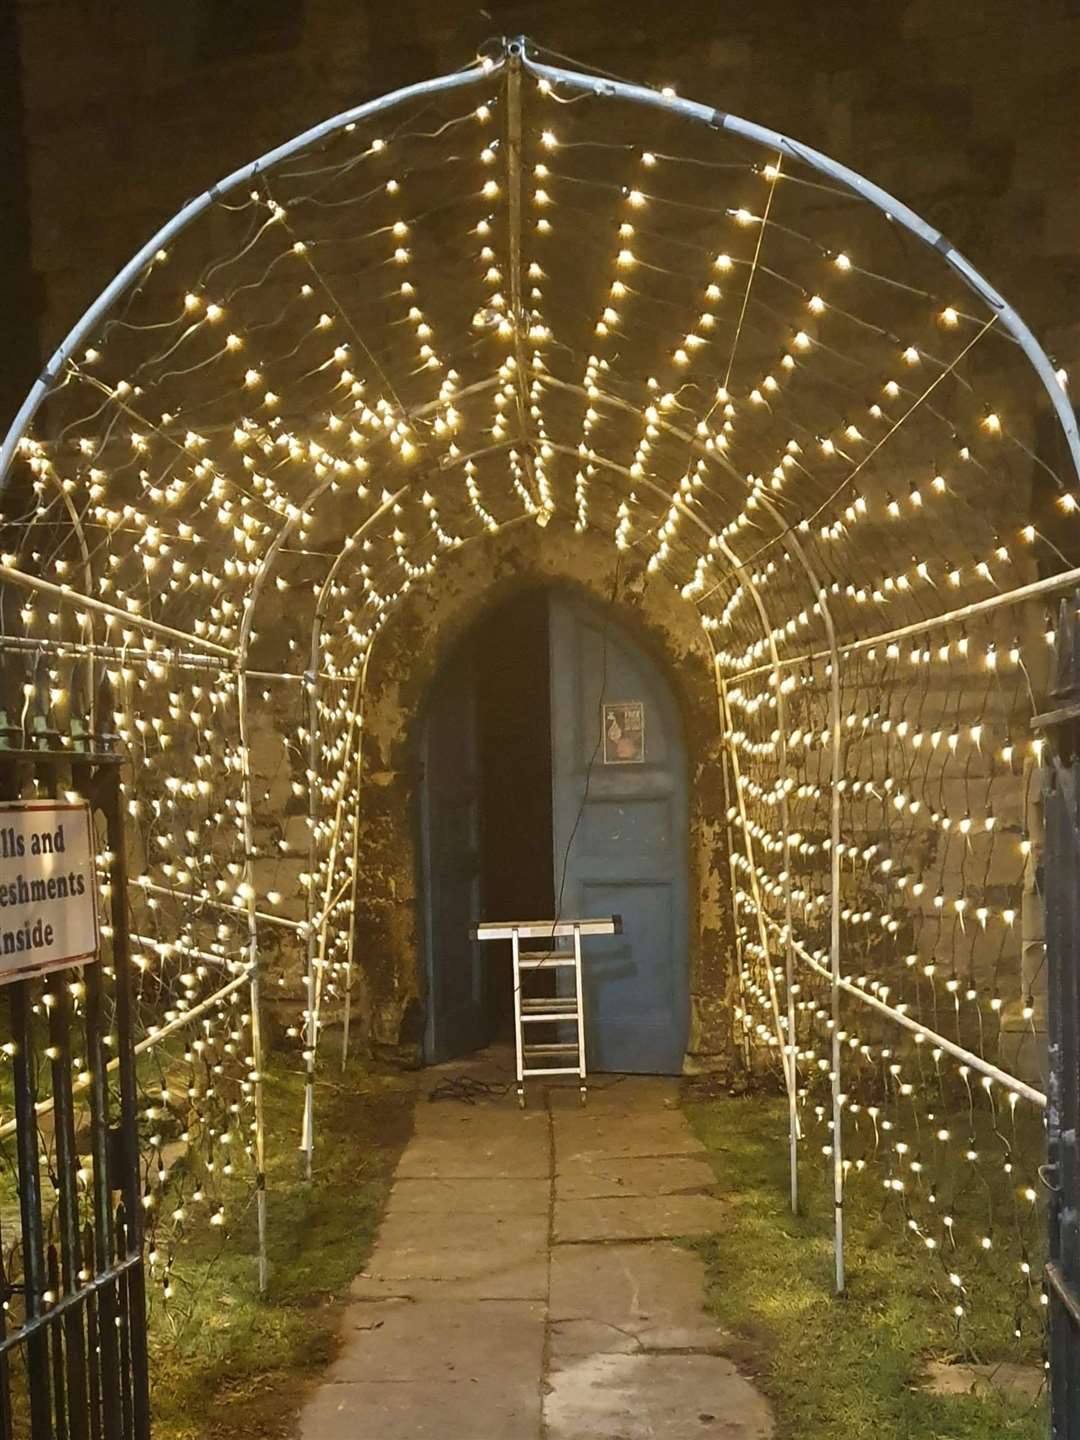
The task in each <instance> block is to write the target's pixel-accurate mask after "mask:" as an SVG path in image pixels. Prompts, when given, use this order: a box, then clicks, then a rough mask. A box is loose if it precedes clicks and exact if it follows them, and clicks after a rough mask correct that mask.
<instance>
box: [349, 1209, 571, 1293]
mask: <svg viewBox="0 0 1080 1440" xmlns="http://www.w3.org/2000/svg"><path fill="white" fill-rule="evenodd" d="M547 1234H548V1218H547V1216H546V1215H455V1214H450V1215H422V1214H419V1215H418V1214H398V1215H396V1216H394V1217H388V1218H387V1219H385V1220H384V1221H383V1223H382V1225H381V1227H380V1229H379V1242H378V1245H377V1246H376V1249H375V1253H374V1255H373V1256H372V1258H371V1261H370V1263H369V1265H368V1268H367V1273H368V1274H369V1275H371V1276H373V1277H375V1278H376V1279H380V1280H407V1279H410V1278H412V1277H415V1278H417V1279H424V1280H443V1281H456V1280H473V1279H477V1278H479V1277H482V1276H485V1275H489V1274H492V1273H497V1272H501V1271H504V1270H510V1269H516V1268H520V1267H521V1266H523V1265H529V1264H532V1263H534V1262H535V1263H537V1264H539V1263H540V1262H541V1260H542V1259H543V1258H544V1256H545V1254H546V1251H547Z"/></svg>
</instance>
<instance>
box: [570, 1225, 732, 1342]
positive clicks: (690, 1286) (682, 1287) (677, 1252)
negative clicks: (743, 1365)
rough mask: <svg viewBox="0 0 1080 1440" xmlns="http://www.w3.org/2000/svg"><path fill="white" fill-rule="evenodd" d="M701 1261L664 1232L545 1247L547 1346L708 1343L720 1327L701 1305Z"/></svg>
mask: <svg viewBox="0 0 1080 1440" xmlns="http://www.w3.org/2000/svg"><path fill="white" fill-rule="evenodd" d="M704 1294H705V1265H704V1262H703V1261H702V1259H701V1257H700V1256H699V1255H695V1254H694V1252H693V1251H692V1250H684V1249H683V1248H682V1247H680V1246H678V1245H672V1244H670V1243H669V1242H668V1241H666V1240H658V1241H656V1242H655V1243H654V1244H648V1245H560V1246H556V1248H555V1249H554V1250H553V1251H552V1255H551V1291H550V1299H549V1309H550V1318H551V1326H552V1353H553V1354H564V1355H566V1354H581V1353H584V1351H583V1344H584V1343H585V1342H589V1343H591V1344H592V1346H593V1349H594V1350H595V1351H597V1352H600V1351H612V1352H617V1351H624V1352H628V1353H632V1352H635V1351H638V1350H641V1349H648V1350H661V1349H667V1350H710V1349H712V1350H715V1349H717V1348H718V1347H719V1346H720V1345H722V1343H723V1340H724V1334H723V1332H722V1331H721V1330H720V1328H719V1327H718V1326H717V1325H716V1323H715V1321H713V1320H712V1318H711V1317H710V1316H709V1315H708V1314H706V1312H705V1308H704Z"/></svg>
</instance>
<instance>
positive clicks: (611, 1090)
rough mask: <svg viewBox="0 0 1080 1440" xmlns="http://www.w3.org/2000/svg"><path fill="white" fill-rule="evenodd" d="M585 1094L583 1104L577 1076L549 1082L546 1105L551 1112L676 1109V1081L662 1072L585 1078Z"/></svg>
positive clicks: (677, 1083)
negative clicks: (571, 1080) (586, 1079)
mask: <svg viewBox="0 0 1080 1440" xmlns="http://www.w3.org/2000/svg"><path fill="white" fill-rule="evenodd" d="M587 1083H588V1098H587V1099H586V1102H585V1106H584V1108H582V1105H581V1099H580V1096H579V1093H578V1084H577V1081H576V1079H575V1080H574V1081H573V1082H572V1083H567V1082H565V1081H560V1082H558V1083H557V1084H551V1085H549V1086H548V1092H547V1098H548V1105H549V1107H550V1109H551V1110H552V1111H553V1112H556V1113H558V1112H569V1113H570V1114H573V1115H582V1116H590V1115H597V1114H609V1113H611V1112H613V1111H619V1112H626V1111H631V1110H639V1111H640V1110H677V1109H678V1105H679V1081H678V1080H676V1079H674V1078H668V1077H667V1076H662V1075H620V1076H609V1075H597V1076H594V1077H592V1078H591V1079H590V1080H589V1081H588V1082H587Z"/></svg>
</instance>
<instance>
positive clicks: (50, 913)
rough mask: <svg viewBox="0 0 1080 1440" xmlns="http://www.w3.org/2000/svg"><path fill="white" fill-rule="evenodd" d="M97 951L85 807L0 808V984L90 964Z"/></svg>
mask: <svg viewBox="0 0 1080 1440" xmlns="http://www.w3.org/2000/svg"><path fill="white" fill-rule="evenodd" d="M97 953H98V914H97V882H96V877H95V873H94V832H93V822H92V821H91V818H90V806H89V805H88V804H87V803H86V801H85V800H74V801H67V800H13V801H9V802H6V803H3V804H0V985H4V984H7V982H8V981H10V980H19V979H22V978H23V977H25V976H26V975H28V974H41V973H42V972H43V971H46V970H58V969H61V968H62V967H63V966H66V965H79V964H81V963H82V962H83V961H84V960H95V959H96V958H97Z"/></svg>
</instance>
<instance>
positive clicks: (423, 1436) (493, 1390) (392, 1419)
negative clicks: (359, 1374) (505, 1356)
mask: <svg viewBox="0 0 1080 1440" xmlns="http://www.w3.org/2000/svg"><path fill="white" fill-rule="evenodd" d="M539 1433H540V1394H539V1388H538V1386H537V1384H536V1376H535V1375H530V1376H529V1377H528V1379H526V1378H525V1377H524V1376H514V1377H510V1378H507V1379H499V1380H488V1381H487V1382H478V1381H474V1380H454V1381H447V1380H442V1381H435V1380H426V1381H425V1380H420V1381H416V1380H413V1381H410V1382H409V1383H408V1384H404V1385H403V1384H401V1383H399V1382H395V1381H389V1382H386V1383H381V1382H370V1381H368V1382H360V1383H356V1384H346V1385H323V1386H320V1387H319V1389H318V1390H316V1391H315V1392H314V1394H313V1395H312V1397H311V1399H310V1400H309V1401H308V1403H307V1405H305V1407H304V1409H303V1411H302V1413H301V1416H300V1428H299V1430H298V1432H297V1436H298V1440H487V1437H489V1436H490V1437H492V1440H494V1437H496V1436H497V1437H498V1440H536V1437H537V1435H538V1434H539Z"/></svg>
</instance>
